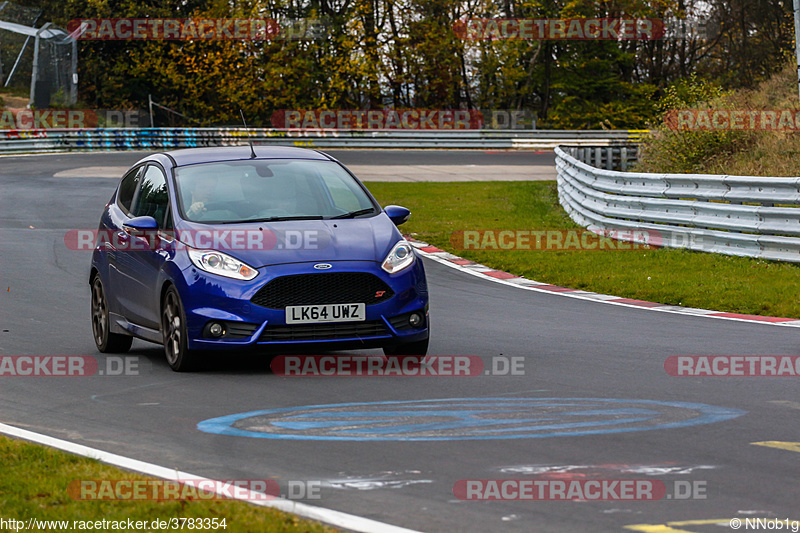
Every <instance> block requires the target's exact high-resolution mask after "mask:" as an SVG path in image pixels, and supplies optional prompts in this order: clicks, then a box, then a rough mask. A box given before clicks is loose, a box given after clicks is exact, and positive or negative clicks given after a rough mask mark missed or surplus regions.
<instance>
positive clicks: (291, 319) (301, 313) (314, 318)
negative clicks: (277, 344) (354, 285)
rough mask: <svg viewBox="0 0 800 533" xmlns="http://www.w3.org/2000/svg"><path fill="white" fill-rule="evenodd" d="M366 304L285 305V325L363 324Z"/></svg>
mask: <svg viewBox="0 0 800 533" xmlns="http://www.w3.org/2000/svg"><path fill="white" fill-rule="evenodd" d="M366 307H367V306H366V304H326V305H287V306H286V323H287V324H314V323H318V322H363V321H364V320H366V319H367V317H366V315H367V311H366Z"/></svg>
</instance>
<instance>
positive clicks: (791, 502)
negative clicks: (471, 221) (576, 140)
mask: <svg viewBox="0 0 800 533" xmlns="http://www.w3.org/2000/svg"><path fill="white" fill-rule="evenodd" d="M331 152H332V153H334V155H336V156H338V157H341V159H342V160H343V161H344V162H345V163H353V164H367V163H369V164H381V163H382V162H388V163H387V164H403V162H405V163H408V164H426V165H429V164H434V163H432V161H436V160H439V161H443V163H442V164H475V165H481V164H486V165H497V164H509V165H515V164H518V163H517V161H519V160H522V159H529V161H526V162H525V164H537V163H536V161H544V158H549V161H550V162H551V161H552V155H548V154H540V155H535V154H532V155H529V156H512V155H508V154H502V153H500V154H482V153H480V152H470V153H466V154H464V153H461V154H460V155H458V156H457V155H454V154H451V153H446V152H423V153H416V152H415V153H410V154H406V155H403V154H402V153H401V152H369V153H367V152H358V151H348V152H344V151H342V152H337V151H331ZM141 156H142V154H141V153H108V154H82V155H80V154H79V155H70V154H65V155H47V156H35V157H14V158H0V289H2V288H3V287H6V288H7V290H5V291H3V290H0V298H2V303H0V329H1V330H2V332H0V355H3V356H8V355H86V356H92V357H95V358H97V360H98V364H99V368H100V369H112V368H116V367H115V366H114V364H115V363H114V361H115V360H112V359H111V358H110V357H109V356H105V355H103V354H100V353H99V352H97V351H96V350H95V346H94V343H93V341H92V337H91V328H90V322H89V287H88V269H89V260H90V252H87V251H76V250H69V249H67V246H66V245H65V243H64V235H65V233H66V232H67V231H68V230H71V229H95V228H96V227H97V222H98V220H99V216H100V213H101V211H102V208H103V206H104V205H105V203H106V202H107V201H108V199H109V198H110V196H111V194H112V191H113V190H114V188H115V187H116V184H117V180H116V179H107V178H92V177H74V178H56V177H53V176H54V175H55V174H56V173H58V172H60V171H63V170H67V169H72V168H78V167H93V166H94V167H96V166H126V165H130V164H132V163H133V162H135V161H136V160H138V159H139V158H140V157H141ZM415 157H416V158H417V159H415ZM537 157H538V158H539V159H538V160H537V159H536V158H537ZM439 158H441V159H439ZM534 160H535V161H534ZM456 161H458V162H457V163H454V162H456ZM532 161H533V162H532ZM541 164H551V163H541ZM425 266H426V269H427V272H428V282H429V286H430V291H431V301H432V308H431V318H432V322H433V336H432V343H431V350H430V352H429V353H430V354H431V355H434V356H444V355H473V356H479V357H481V358H482V360H483V362H484V365H485V368H487V369H491V368H492V367H493V365H494V366H496V367H497V368H498V369H499V368H501V367H502V366H503V362H504V361H510V360H511V359H510V358H522V359H521V361H522V372H518V373H517V374H518V375H510V373H508V374H505V375H491V376H489V375H481V376H476V377H315V378H314V377H309V378H306V377H302V378H301V377H281V376H278V375H275V374H273V373H272V372H271V371H270V369H269V366H268V363H266V362H265V360H260V359H257V358H256V359H253V358H238V359H231V358H228V359H220V360H215V361H210V362H208V364H207V367H206V368H205V369H204V370H203V371H201V372H198V373H191V374H177V373H174V372H172V371H171V370H170V369H169V368H168V366H167V364H166V362H165V360H164V357H163V353H162V349H161V348H160V347H159V346H155V345H151V344H147V343H145V342H140V341H135V342H134V346H133V349H132V351H131V352H130V353H129V354H128V356H127V357H128V358H129V359H128V360H129V361H135V362H136V364H137V365H138V366H137V371H138V374H136V373H134V372H130V374H131V375H122V376H109V375H99V373H98V374H97V375H94V376H91V377H23V376H6V377H0V422H3V423H6V424H9V425H13V426H18V427H21V428H25V429H29V430H32V431H36V432H40V433H43V434H46V435H51V436H54V437H58V438H61V439H66V440H69V441H72V442H76V443H80V444H84V445H87V446H91V447H94V448H98V449H101V450H105V451H109V452H113V453H117V454H121V455H125V456H128V457H132V458H135V459H139V460H143V461H147V462H151V463H155V464H158V465H162V466H165V467H169V468H176V469H180V470H182V471H186V472H191V473H193V474H198V475H202V476H206V477H209V478H214V479H269V478H274V479H276V480H278V482H279V484H281V487H285V486H288V484H289V482H295V481H306V482H315V483H318V484H319V486H320V487H321V492H320V499H314V500H303V501H305V502H306V503H309V504H312V505H317V506H321V507H325V508H330V509H336V510H339V511H343V512H347V513H353V514H356V515H359V516H364V517H368V518H371V519H375V520H379V521H382V522H386V523H390V524H394V525H398V526H403V527H406V528H410V529H417V530H421V531H438V532H450V531H474V532H485V531H586V532H594V531H624V527H625V526H630V525H640V524H651V525H658V524H666V523H667V522H676V521H708V520H713V519H720V520H725V521H727V519H730V518H733V517H739V518H742V519H744V518H745V517H748V516H764V517H775V518H792V519H800V516H798V515H800V510H798V506H797V502H798V495H800V488H798V483H797V479H798V459H800V455H798V454H797V451H792V450H791V449H778V448H773V447H765V446H758V445H753V444H752V443H755V442H763V441H781V442H797V441H800V438H799V437H800V436H799V435H798V428H800V424H798V416H799V415H800V411H798V409H800V399H798V393H797V391H798V388H797V378H790V377H771V378H770V377H744V378H731V377H713V378H708V377H707V378H693V377H671V376H669V375H668V374H667V373H666V372H665V370H664V362H665V360H666V358H667V357H669V356H671V355H798V352H799V351H800V334H798V331H797V330H796V329H795V328H790V327H780V326H775V325H769V324H753V323H744V322H736V321H727V320H719V319H712V318H705V317H695V316H686V315H676V314H668V313H660V312H654V311H648V310H645V309H632V308H626V307H619V306H613V305H608V304H603V303H600V302H591V301H582V300H577V299H572V298H566V297H563V296H560V295H558V294H543V293H537V292H531V291H525V290H521V289H517V288H513V287H509V286H506V285H501V284H497V283H492V282H491V281H488V280H483V279H479V278H477V277H474V276H470V275H468V274H464V273H461V272H458V271H456V270H454V269H451V268H448V267H446V266H443V265H440V264H438V263H434V262H432V261H429V260H426V265H425ZM787 297H794V296H793V291H787ZM353 353H365V354H366V353H375V354H377V353H380V352H379V351H373V352H368V351H365V352H353ZM499 357H502V358H505V359H497V358H499ZM493 358H495V359H493ZM118 359H119V358H118V357H117V360H118ZM390 402H396V403H390ZM409 402H414V403H409ZM338 404H357V405H350V406H340V405H338ZM687 404H688V405H687ZM310 406H326V407H317V408H310ZM276 409H285V410H284V411H279V412H270V411H274V410H276ZM255 412H258V413H255ZM245 413H251V414H249V415H245ZM315 413H316V414H315ZM234 415H240V416H234ZM242 415H244V416H242ZM222 417H227V418H224V419H223V420H217V421H213V419H219V418H222ZM376 417H379V420H380V421H381V422H380V423H378V424H375V422H374V419H375V418H376ZM320 419H322V420H323V421H324V420H328V421H330V424H328V425H326V424H324V423H319V420H320ZM415 419H417V420H415ZM209 421H211V422H209ZM314 421H317V424H314ZM387 421H388V422H387ZM198 424H200V427H201V428H202V429H203V431H201V429H198ZM232 425H233V426H235V428H236V430H235V431H231V433H233V434H220V433H219V432H220V431H223V432H224V431H225V427H228V428H230V427H231V426H232ZM265 428H266V429H265ZM423 430H424V431H423ZM210 431H217V432H216V433H215V432H210ZM336 435H338V437H337V436H336ZM342 435H345V436H347V438H346V439H345V440H342V438H341V436H342ZM267 437H268V438H267ZM797 449H798V450H800V447H797ZM537 475H538V477H535V476H537ZM543 475H544V476H549V478H548V479H558V480H564V479H584V480H619V479H635V480H659V481H663V483H664V484H665V486H666V490H667V494H668V495H669V496H674V497H672V498H668V497H664V498H663V499H660V500H658V501H462V500H460V499H458V498H457V497H456V495H455V494H454V485H456V484H457V482H458V481H459V480H481V479H483V480H486V479H505V478H508V479H528V480H531V479H545V477H542V476H543ZM675 481H688V482H690V483H689V484H690V485H691V484H694V486H697V487H702V488H704V489H705V491H704V493H703V491H702V490H701V491H699V492H697V493H696V494H695V496H703V495H704V496H705V498H703V499H700V498H688V499H680V498H679V495H678V494H677V492H674V490H673V489H674V486H675V483H674V482H675ZM681 486H684V487H685V486H686V484H682V485H681ZM679 529H680V530H682V531H700V532H702V531H721V529H720V527H719V526H718V525H713V524H698V525H685V526H682V527H681V528H679ZM639 530H644V529H641V528H640V529H639ZM648 531H669V530H668V529H663V528H661V529H659V528H655V529H648Z"/></svg>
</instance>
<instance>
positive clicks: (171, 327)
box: [161, 287, 197, 372]
mask: <svg viewBox="0 0 800 533" xmlns="http://www.w3.org/2000/svg"><path fill="white" fill-rule="evenodd" d="M161 335H162V337H163V339H164V353H165V355H166V357H167V364H168V365H169V367H170V368H171V369H172V370H174V371H175V372H187V371H189V370H192V369H193V368H194V366H195V363H196V359H197V357H196V354H195V353H194V352H193V351H192V350H189V348H188V343H189V339H188V334H187V330H186V314H185V313H184V312H183V304H182V303H181V298H180V296H179V295H178V291H177V290H176V289H175V287H170V288H169V289H167V292H166V294H164V301H163V303H162V304H161Z"/></svg>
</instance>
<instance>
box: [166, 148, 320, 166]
mask: <svg viewBox="0 0 800 533" xmlns="http://www.w3.org/2000/svg"><path fill="white" fill-rule="evenodd" d="M253 151H254V152H255V154H256V159H315V160H318V161H330V160H331V158H330V157H328V156H326V155H325V154H322V153H320V152H317V151H316V150H308V149H306V148H295V147H293V146H254V147H253ZM162 154H164V155H166V156H167V157H169V158H170V159H172V161H174V163H173V164H174V165H175V166H178V167H182V166H185V165H195V164H197V163H214V162H219V161H239V160H243V159H252V152H251V151H250V147H249V146H247V145H244V146H221V147H211V148H188V149H184V150H170V151H168V152H162Z"/></svg>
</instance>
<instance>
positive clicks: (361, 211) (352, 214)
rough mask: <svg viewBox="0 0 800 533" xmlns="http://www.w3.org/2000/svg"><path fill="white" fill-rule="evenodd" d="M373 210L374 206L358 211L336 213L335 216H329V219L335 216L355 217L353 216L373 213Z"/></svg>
mask: <svg viewBox="0 0 800 533" xmlns="http://www.w3.org/2000/svg"><path fill="white" fill-rule="evenodd" d="M374 212H375V208H374V207H370V208H368V209H359V210H358V211H351V212H350V213H344V214H342V215H336V216H335V217H331V218H330V219H331V220H333V219H336V218H355V217H357V216H359V215H366V214H368V213H374Z"/></svg>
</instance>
